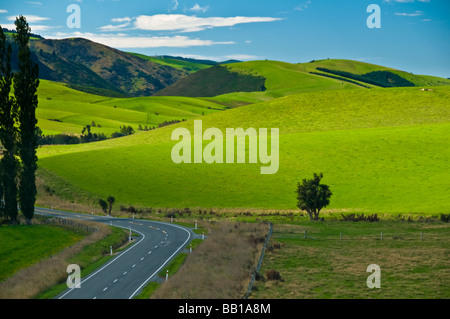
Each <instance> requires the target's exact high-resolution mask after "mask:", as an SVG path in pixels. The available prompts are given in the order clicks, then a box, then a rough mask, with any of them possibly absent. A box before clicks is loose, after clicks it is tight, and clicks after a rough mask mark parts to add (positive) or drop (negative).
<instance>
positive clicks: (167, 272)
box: [166, 269, 169, 281]
mask: <svg viewBox="0 0 450 319" xmlns="http://www.w3.org/2000/svg"><path fill="white" fill-rule="evenodd" d="M167 279H169V269H167V271H166V281H167Z"/></svg>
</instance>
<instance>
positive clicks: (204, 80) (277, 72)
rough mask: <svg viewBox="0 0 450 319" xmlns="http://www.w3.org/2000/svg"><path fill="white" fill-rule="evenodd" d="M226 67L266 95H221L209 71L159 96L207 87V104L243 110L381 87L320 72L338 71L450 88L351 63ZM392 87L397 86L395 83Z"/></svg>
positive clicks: (251, 63)
mask: <svg viewBox="0 0 450 319" xmlns="http://www.w3.org/2000/svg"><path fill="white" fill-rule="evenodd" d="M226 66H227V68H228V69H229V70H231V71H235V72H238V73H239V72H240V73H243V74H253V75H257V76H261V77H263V78H264V79H265V82H264V87H265V90H264V92H257V91H259V90H257V89H253V92H242V91H249V90H243V89H241V88H242V87H241V86H235V87H230V89H229V91H230V92H229V93H226V94H223V92H222V91H221V90H222V87H223V84H222V81H221V80H220V77H219V76H218V75H217V74H214V73H213V72H211V71H210V70H206V71H209V72H206V71H203V72H198V73H196V74H194V75H190V76H188V77H186V78H184V79H182V80H181V81H179V82H177V83H175V84H173V85H171V86H169V87H167V88H166V89H164V90H163V91H160V92H159V93H158V94H159V95H164V94H165V93H168V94H169V95H184V94H190V95H195V94H196V93H197V96H200V94H199V93H198V92H201V90H200V89H199V87H201V86H202V85H203V86H204V85H207V86H208V90H209V95H208V96H214V97H213V98H208V100H210V101H214V102H218V103H222V104H224V105H228V106H241V105H246V104H251V103H256V102H262V101H267V100H270V99H273V98H279V97H283V96H288V95H292V94H299V93H303V92H314V91H327V90H341V89H367V88H374V87H379V86H378V85H374V84H371V83H367V82H364V81H361V80H358V79H354V78H349V77H345V76H337V75H334V74H330V73H327V72H323V71H320V70H318V68H319V69H320V68H324V69H328V70H338V71H341V72H347V73H351V74H354V75H359V76H361V75H364V74H368V73H369V74H370V73H374V72H385V73H384V74H382V75H381V77H383V76H389V77H390V78H395V77H397V78H401V79H402V80H403V81H405V82H410V83H412V84H413V85H415V86H438V85H450V80H448V79H443V78H439V77H433V76H426V75H414V74H411V73H407V72H403V71H399V70H395V69H392V68H387V67H384V66H379V65H375V64H369V63H364V62H358V61H352V60H320V61H314V62H311V63H298V64H292V63H286V62H280V61H268V60H263V61H248V62H240V63H232V64H227V65H226ZM372 77H373V75H372ZM391 80H392V79H391ZM387 81H389V79H388V80H387ZM393 85H395V82H394V83H393ZM255 91H256V92H255Z"/></svg>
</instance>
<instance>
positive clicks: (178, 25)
mask: <svg viewBox="0 0 450 319" xmlns="http://www.w3.org/2000/svg"><path fill="white" fill-rule="evenodd" d="M277 20H281V19H279V18H271V17H239V16H238V17H226V18H223V17H209V18H200V17H196V16H187V15H183V14H157V15H153V16H145V15H141V16H139V17H137V18H136V21H135V23H134V25H135V27H136V28H137V29H140V30H148V31H181V32H195V31H202V30H205V29H211V28H215V27H231V26H234V25H236V24H242V23H255V22H272V21H277Z"/></svg>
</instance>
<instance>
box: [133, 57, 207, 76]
mask: <svg viewBox="0 0 450 319" xmlns="http://www.w3.org/2000/svg"><path fill="white" fill-rule="evenodd" d="M129 53H130V54H133V55H135V56H137V57H140V58H141V59H144V60H147V61H151V62H153V63H158V64H161V65H167V66H171V67H173V68H176V69H181V70H184V71H187V72H189V73H194V72H197V71H199V70H203V69H207V68H209V67H211V66H212V65H213V64H211V63H208V64H205V63H201V61H198V62H197V61H196V62H194V61H187V60H186V59H179V58H176V57H167V56H157V57H152V56H148V55H144V54H139V53H132V52H129ZM210 62H212V61H210Z"/></svg>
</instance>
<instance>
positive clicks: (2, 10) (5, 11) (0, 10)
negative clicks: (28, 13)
mask: <svg viewBox="0 0 450 319" xmlns="http://www.w3.org/2000/svg"><path fill="white" fill-rule="evenodd" d="M0 13H8V10H5V9H0Z"/></svg>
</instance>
